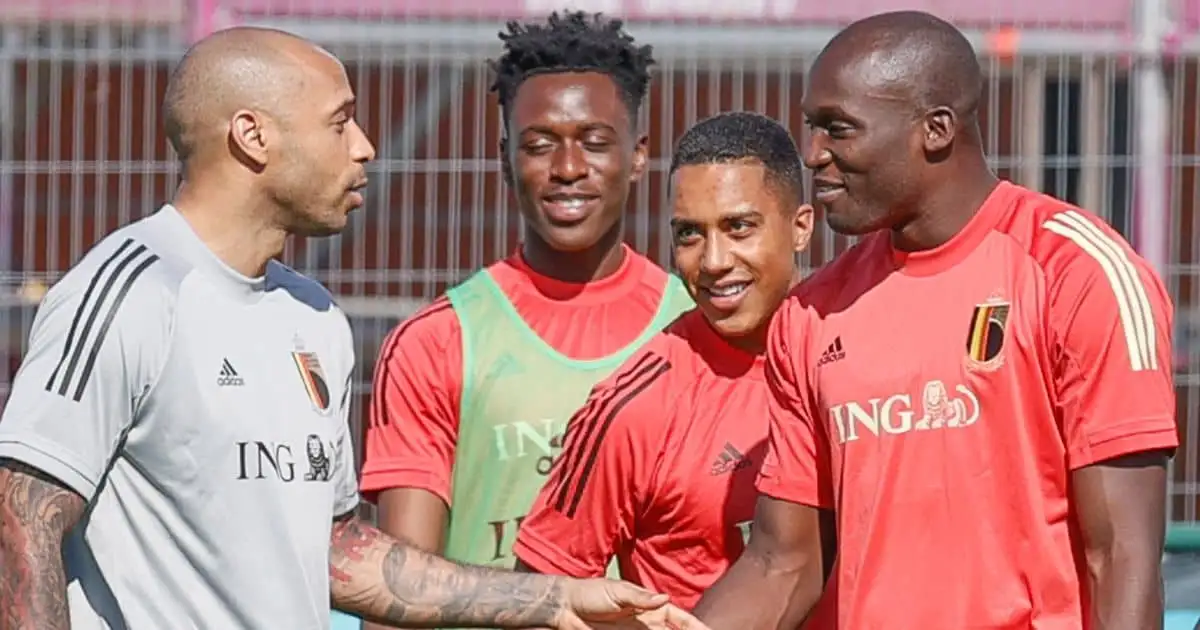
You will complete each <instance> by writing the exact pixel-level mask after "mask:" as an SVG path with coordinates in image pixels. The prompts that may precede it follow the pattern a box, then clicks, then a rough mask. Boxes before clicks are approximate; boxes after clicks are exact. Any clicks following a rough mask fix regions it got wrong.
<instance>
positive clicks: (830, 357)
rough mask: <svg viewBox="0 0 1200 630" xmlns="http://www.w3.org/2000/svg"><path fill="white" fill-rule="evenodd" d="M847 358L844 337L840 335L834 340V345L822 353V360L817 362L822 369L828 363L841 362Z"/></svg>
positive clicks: (830, 345)
mask: <svg viewBox="0 0 1200 630" xmlns="http://www.w3.org/2000/svg"><path fill="white" fill-rule="evenodd" d="M845 358H846V351H845V350H844V349H843V348H842V337H841V336H840V335H839V336H837V337H834V338H833V343H831V344H829V347H828V348H825V352H822V353H821V358H820V359H819V360H818V361H817V367H821V366H822V365H825V364H826V363H833V362H834V361H841V360H842V359H845Z"/></svg>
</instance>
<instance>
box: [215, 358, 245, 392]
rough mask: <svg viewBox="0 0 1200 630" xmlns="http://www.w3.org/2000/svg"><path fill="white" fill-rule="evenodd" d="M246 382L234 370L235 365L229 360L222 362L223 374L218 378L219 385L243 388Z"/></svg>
mask: <svg viewBox="0 0 1200 630" xmlns="http://www.w3.org/2000/svg"><path fill="white" fill-rule="evenodd" d="M245 384H246V381H245V380H244V379H243V378H242V377H240V376H238V373H237V370H235V369H233V364H232V363H230V362H229V359H222V360H221V372H220V374H219V375H218V376H217V385H219V386H220V387H241V386H242V385H245Z"/></svg>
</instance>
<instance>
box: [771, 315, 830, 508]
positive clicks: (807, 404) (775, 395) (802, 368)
mask: <svg viewBox="0 0 1200 630" xmlns="http://www.w3.org/2000/svg"><path fill="white" fill-rule="evenodd" d="M812 332H813V331H812V329H811V326H809V325H808V312H807V309H806V308H805V306H804V304H803V303H802V302H801V300H800V298H799V297H798V296H797V295H796V294H793V295H792V296H790V297H788V299H787V301H786V302H785V303H784V305H783V306H782V307H781V308H780V310H779V312H778V313H776V315H775V317H774V319H773V320H772V321H771V327H770V331H769V333H768V336H767V361H766V378H767V385H768V387H769V389H770V392H771V395H770V396H769V398H768V400H769V405H768V409H769V413H770V432H769V438H768V441H767V453H766V457H765V458H764V460H763V465H762V469H761V470H760V472H759V476H758V484H757V485H758V491H759V492H761V493H762V494H765V495H768V496H771V497H774V498H776V499H782V500H784V501H791V502H793V503H802V504H804V505H811V506H813V507H819V508H827V509H832V508H833V505H834V496H833V483H832V481H831V475H832V473H833V471H832V468H831V465H830V460H829V444H828V441H827V439H828V438H827V436H826V435H825V431H824V427H823V426H822V423H821V416H820V414H819V413H818V411H817V409H816V405H815V404H814V402H813V401H814V400H815V399H814V394H813V391H812V385H811V383H810V377H809V365H810V364H809V357H808V352H807V348H808V346H809V343H808V337H809V336H810V335H811V334H812Z"/></svg>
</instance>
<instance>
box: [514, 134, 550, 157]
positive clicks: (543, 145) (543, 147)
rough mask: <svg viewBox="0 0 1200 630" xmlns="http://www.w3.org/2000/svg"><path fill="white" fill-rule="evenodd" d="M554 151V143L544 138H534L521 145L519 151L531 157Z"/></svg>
mask: <svg viewBox="0 0 1200 630" xmlns="http://www.w3.org/2000/svg"><path fill="white" fill-rule="evenodd" d="M553 149H554V143H552V142H550V141H549V140H547V139H545V138H534V139H533V140H530V141H528V142H526V143H524V144H522V145H521V150H522V151H524V152H526V153H529V154H531V155H542V154H543V153H546V152H548V151H551V150H553Z"/></svg>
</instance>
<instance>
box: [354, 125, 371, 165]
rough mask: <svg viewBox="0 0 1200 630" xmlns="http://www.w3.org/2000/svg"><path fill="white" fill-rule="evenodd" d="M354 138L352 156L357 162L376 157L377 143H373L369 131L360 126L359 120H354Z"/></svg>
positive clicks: (368, 160) (367, 160)
mask: <svg viewBox="0 0 1200 630" xmlns="http://www.w3.org/2000/svg"><path fill="white" fill-rule="evenodd" d="M353 133H354V139H353V141H352V143H351V145H350V157H351V159H353V160H354V161H355V162H359V163H363V162H370V161H371V160H374V159H375V145H373V144H371V140H370V139H369V138H367V133H366V132H365V131H363V129H362V127H359V126H358V122H357V121H355V122H354V131H353Z"/></svg>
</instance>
